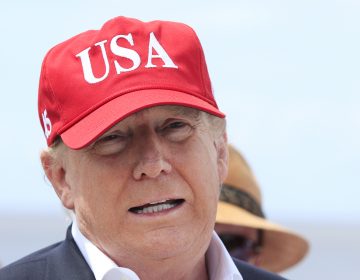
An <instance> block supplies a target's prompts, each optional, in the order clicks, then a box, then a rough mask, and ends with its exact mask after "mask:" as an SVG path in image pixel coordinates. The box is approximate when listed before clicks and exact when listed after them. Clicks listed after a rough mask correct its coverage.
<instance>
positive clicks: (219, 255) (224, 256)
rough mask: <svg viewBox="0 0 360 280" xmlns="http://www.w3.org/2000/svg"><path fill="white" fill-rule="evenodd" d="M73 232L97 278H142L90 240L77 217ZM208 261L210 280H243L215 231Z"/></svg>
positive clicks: (123, 279) (135, 279)
mask: <svg viewBox="0 0 360 280" xmlns="http://www.w3.org/2000/svg"><path fill="white" fill-rule="evenodd" d="M71 233H72V235H73V237H74V240H75V242H76V244H77V246H78V247H79V249H80V252H81V254H82V255H83V256H84V258H85V260H86V262H87V263H88V265H89V266H90V268H91V270H92V272H93V273H94V275H95V279H96V280H140V278H139V276H137V275H136V273H135V272H134V271H132V270H131V269H128V268H125V267H120V266H118V265H117V264H116V263H115V262H113V261H112V260H111V259H110V258H109V257H108V256H106V255H105V254H104V253H103V252H101V251H100V250H99V249H98V248H97V247H96V246H95V245H94V244H93V243H92V242H91V241H89V240H88V239H87V238H86V237H85V236H84V235H83V234H82V233H81V232H80V230H79V227H78V225H77V223H76V219H73V224H72V228H71ZM206 263H207V264H208V273H209V279H210V280H243V278H242V277H241V274H240V272H239V271H238V269H237V268H236V266H235V264H234V262H233V261H232V259H231V257H230V255H229V253H228V252H227V250H226V248H225V246H224V245H223V243H222V242H221V240H220V238H219V237H218V235H217V234H216V233H215V231H214V232H213V236H212V238H211V242H210V246H209V249H208V250H207V252H206Z"/></svg>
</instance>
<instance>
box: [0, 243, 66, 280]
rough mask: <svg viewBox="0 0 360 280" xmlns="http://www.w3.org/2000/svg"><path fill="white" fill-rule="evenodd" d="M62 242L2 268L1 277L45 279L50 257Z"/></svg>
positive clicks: (5, 278) (7, 279)
mask: <svg viewBox="0 0 360 280" xmlns="http://www.w3.org/2000/svg"><path fill="white" fill-rule="evenodd" d="M61 244H62V242H59V243H56V244H53V245H51V246H48V247H46V248H44V249H41V250H39V251H36V252H34V253H32V254H30V255H28V256H26V257H24V258H22V259H20V260H18V261H16V262H14V263H11V264H9V265H7V266H5V267H3V268H2V269H0V279H2V280H3V279H4V280H10V279H45V278H44V277H45V270H46V266H47V262H48V258H49V257H50V256H52V255H54V254H56V253H55V252H56V251H57V249H58V247H59V246H61Z"/></svg>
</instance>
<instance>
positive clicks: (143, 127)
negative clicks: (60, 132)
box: [62, 106, 227, 260]
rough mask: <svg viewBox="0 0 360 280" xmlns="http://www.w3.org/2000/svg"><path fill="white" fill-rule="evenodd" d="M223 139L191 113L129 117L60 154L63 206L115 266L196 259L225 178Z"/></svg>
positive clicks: (160, 111) (156, 111) (169, 110)
mask: <svg viewBox="0 0 360 280" xmlns="http://www.w3.org/2000/svg"><path fill="white" fill-rule="evenodd" d="M215 138H217V139H215ZM225 138H226V137H225V136H224V135H223V136H222V137H220V138H219V137H214V133H213V132H212V130H211V127H210V125H209V121H208V120H207V118H206V117H205V114H199V112H198V111H196V110H194V109H189V108H184V107H175V106H171V107H170V106H158V107H154V108H150V109H146V110H143V111H141V112H139V113H136V114H133V115H131V116H130V117H128V118H126V119H124V120H123V121H121V122H119V123H118V124H116V125H115V126H114V127H112V128H111V129H109V130H108V131H107V132H105V133H104V134H103V135H102V136H101V137H100V138H99V139H97V140H96V141H95V142H94V143H93V144H91V145H90V146H89V147H87V148H84V149H82V150H77V151H76V150H70V149H68V148H65V151H64V153H63V157H64V158H63V170H64V180H63V183H62V184H64V185H65V189H66V192H67V196H66V197H67V200H66V203H64V204H65V206H67V207H69V208H73V209H74V211H75V214H76V218H77V221H78V224H79V228H80V230H81V231H82V233H83V234H84V235H85V236H86V237H87V238H88V239H89V240H91V241H92V242H93V243H95V244H96V245H97V246H98V247H99V248H100V249H101V250H102V251H103V252H105V253H106V254H108V255H109V256H111V257H112V258H113V259H115V260H116V259H122V258H125V257H127V258H138V257H139V256H142V257H144V256H145V257H146V258H151V259H158V260H160V259H164V258H169V257H173V256H176V255H179V254H180V255H181V254H183V255H187V254H189V252H191V251H193V252H196V253H197V254H199V255H203V254H204V252H205V250H206V249H207V246H208V243H209V240H210V238H211V232H212V230H213V227H214V223H215V216H216V209H217V202H218V197H219V186H220V184H221V183H222V181H223V179H224V178H225V176H226V170H227V168H226V155H225V156H224V153H226V152H224V151H226V143H225V141H226V140H225ZM219 139H220V140H219ZM63 202H64V201H63Z"/></svg>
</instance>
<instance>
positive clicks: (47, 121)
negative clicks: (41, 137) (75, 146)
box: [42, 109, 52, 138]
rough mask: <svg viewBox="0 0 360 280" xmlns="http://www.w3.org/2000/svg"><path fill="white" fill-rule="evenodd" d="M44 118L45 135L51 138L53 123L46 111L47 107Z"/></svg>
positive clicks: (43, 114)
mask: <svg viewBox="0 0 360 280" xmlns="http://www.w3.org/2000/svg"><path fill="white" fill-rule="evenodd" d="M42 119H43V124H44V133H45V137H46V138H49V136H50V134H51V129H52V125H51V121H50V119H49V118H48V117H47V111H46V109H45V111H44V112H43V113H42Z"/></svg>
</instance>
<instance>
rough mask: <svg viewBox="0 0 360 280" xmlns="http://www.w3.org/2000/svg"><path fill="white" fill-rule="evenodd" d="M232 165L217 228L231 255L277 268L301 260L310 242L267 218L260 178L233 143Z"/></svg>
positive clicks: (275, 270) (230, 147)
mask: <svg viewBox="0 0 360 280" xmlns="http://www.w3.org/2000/svg"><path fill="white" fill-rule="evenodd" d="M228 169H229V171H228V175H227V177H226V179H225V182H224V184H223V187H222V189H221V194H220V201H219V203H218V211H217V216H216V225H215V230H216V231H217V233H218V234H219V237H220V238H221V240H222V241H223V243H224V245H225V246H226V248H227V249H228V251H229V253H230V255H231V256H233V257H235V258H238V259H241V260H244V261H247V262H249V263H252V264H255V265H256V266H259V267H261V268H263V269H266V270H269V271H273V272H281V271H284V270H286V269H288V268H290V267H291V266H293V265H295V264H297V263H299V262H300V261H301V260H302V259H303V258H304V257H305V255H306V253H307V251H308V249H309V244H308V242H307V241H306V239H304V238H303V237H302V236H300V235H299V234H297V233H295V232H292V231H291V230H289V229H286V228H284V227H283V226H280V225H277V224H275V223H272V222H271V221H269V220H267V219H266V218H265V215H264V213H263V210H262V207H261V204H262V203H261V201H262V199H261V191H260V188H259V185H258V183H257V180H256V178H255V176H254V174H253V172H252V170H251V168H250V166H249V165H248V163H247V162H246V160H245V159H244V157H243V156H242V155H241V153H240V152H239V151H238V150H236V149H235V148H234V147H233V146H231V145H229V167H228Z"/></svg>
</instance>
